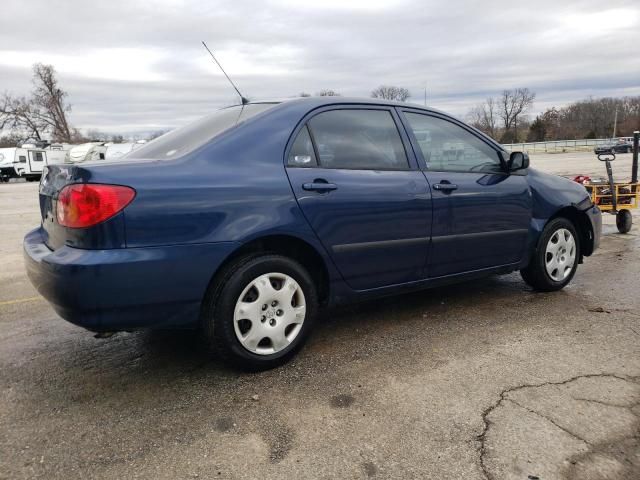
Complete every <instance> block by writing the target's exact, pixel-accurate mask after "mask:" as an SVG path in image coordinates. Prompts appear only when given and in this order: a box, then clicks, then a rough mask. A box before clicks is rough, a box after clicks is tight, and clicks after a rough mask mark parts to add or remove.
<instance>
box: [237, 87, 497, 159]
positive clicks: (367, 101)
mask: <svg viewBox="0 0 640 480" xmlns="http://www.w3.org/2000/svg"><path fill="white" fill-rule="evenodd" d="M265 103H271V104H278V106H277V108H278V109H289V110H290V111H292V112H293V111H295V112H296V113H297V114H303V115H304V114H305V113H308V112H309V111H311V110H314V109H316V108H321V107H325V106H331V105H373V106H383V107H402V108H410V109H414V110H421V111H424V112H428V113H436V114H438V115H442V116H443V117H445V118H449V119H452V120H455V121H458V122H460V123H462V124H464V125H465V126H466V127H467V128H470V129H472V130H474V131H475V132H476V134H477V135H479V136H481V137H483V138H485V139H486V140H488V141H489V142H490V143H492V144H493V145H494V146H496V147H497V148H499V149H501V150H504V147H503V146H502V145H501V144H500V143H498V142H497V141H496V140H494V139H493V138H491V137H489V136H488V135H486V134H485V133H483V132H481V131H479V130H478V129H476V128H474V127H472V126H470V125H469V124H467V123H466V122H464V121H463V120H461V119H459V118H456V117H455V116H453V115H451V114H448V113H446V112H443V111H441V110H438V109H436V108H431V107H425V106H423V105H419V104H417V103H408V102H398V101H394V100H384V99H379V98H366V97H340V96H327V97H292V98H281V99H273V100H269V99H265V100H254V101H251V102H249V105H251V104H265Z"/></svg>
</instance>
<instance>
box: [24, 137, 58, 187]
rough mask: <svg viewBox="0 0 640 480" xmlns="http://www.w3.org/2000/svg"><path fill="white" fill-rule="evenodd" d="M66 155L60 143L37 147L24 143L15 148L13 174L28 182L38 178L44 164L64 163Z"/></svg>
mask: <svg viewBox="0 0 640 480" xmlns="http://www.w3.org/2000/svg"><path fill="white" fill-rule="evenodd" d="M66 157H67V151H66V150H64V148H63V147H62V146H61V145H59V146H58V145H54V146H50V147H46V148H38V147H36V146H35V145H32V144H24V145H23V146H22V147H20V148H15V153H14V159H13V168H14V171H15V175H14V176H15V177H18V178H24V179H26V180H27V181H30V182H31V181H36V180H40V177H41V176H42V169H43V168H44V167H45V166H46V165H51V164H55V163H64V162H65V159H66Z"/></svg>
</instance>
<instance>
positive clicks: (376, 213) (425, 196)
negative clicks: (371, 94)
mask: <svg viewBox="0 0 640 480" xmlns="http://www.w3.org/2000/svg"><path fill="white" fill-rule="evenodd" d="M398 125H399V118H398V116H397V113H396V112H395V111H394V110H393V109H389V108H377V107H366V108H362V107H346V106H345V107H339V108H336V107H331V108H325V109H322V110H320V111H318V112H316V113H315V114H314V115H313V116H312V117H311V118H308V119H307V121H306V122H305V123H304V124H303V125H302V126H300V127H298V129H297V131H296V132H295V133H294V137H293V138H295V140H294V141H293V142H292V144H291V146H290V147H289V149H288V150H287V174H288V176H289V180H290V182H291V186H292V188H293V191H294V193H295V195H296V198H297V200H298V203H299V205H300V207H301V209H302V211H303V213H304V215H305V217H306V218H307V220H308V221H309V223H310V224H311V226H312V228H313V229H314V231H315V233H316V234H317V235H318V237H319V239H320V241H321V242H322V244H323V245H324V247H325V249H326V250H327V252H328V253H329V255H330V256H331V258H332V259H333V261H334V262H335V264H336V266H337V268H338V269H339V271H340V272H341V274H342V276H343V278H344V279H345V281H346V282H347V283H348V285H349V286H351V287H352V288H354V289H356V290H366V289H371V288H376V287H382V286H386V285H392V284H399V283H404V282H409V281H413V280H417V279H419V278H420V277H421V275H422V269H423V265H424V262H425V260H426V255H427V249H428V244H429V238H430V228H431V199H430V193H429V188H428V185H427V182H426V179H425V177H424V175H423V174H422V173H421V172H420V170H419V169H417V164H416V162H415V158H414V157H413V155H412V154H411V153H407V149H405V145H406V144H408V143H406V142H408V138H407V137H406V133H404V131H402V133H401V129H399V128H398ZM403 140H404V141H403ZM408 150H409V152H411V148H409V149H408Z"/></svg>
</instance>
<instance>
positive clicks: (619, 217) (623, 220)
mask: <svg viewBox="0 0 640 480" xmlns="http://www.w3.org/2000/svg"><path fill="white" fill-rule="evenodd" d="M632 224H633V217H632V216H631V212H630V211H629V210H626V209H624V210H620V211H619V212H618V213H617V214H616V227H618V231H619V232H620V233H629V230H631V225H632Z"/></svg>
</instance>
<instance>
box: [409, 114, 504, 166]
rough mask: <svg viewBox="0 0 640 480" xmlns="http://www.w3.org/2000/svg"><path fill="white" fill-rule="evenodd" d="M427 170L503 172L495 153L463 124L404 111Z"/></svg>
mask: <svg viewBox="0 0 640 480" xmlns="http://www.w3.org/2000/svg"><path fill="white" fill-rule="evenodd" d="M404 114H405V116H406V118H407V120H408V122H409V125H410V127H411V129H412V130H413V135H414V137H415V138H416V141H417V142H418V146H419V147H420V150H421V151H422V156H423V157H424V160H425V162H426V164H427V169H428V170H434V171H449V172H480V173H483V172H484V173H499V172H503V170H502V168H501V164H500V159H499V157H498V153H497V152H496V151H495V150H494V149H493V148H491V147H490V146H489V145H487V144H486V143H485V142H483V141H482V140H480V139H479V138H478V137H476V136H475V135H473V134H472V133H470V132H468V131H467V130H465V129H464V128H462V127H460V126H458V125H456V124H455V123H452V122H449V121H447V120H444V119H441V118H437V117H432V116H429V115H423V114H419V113H408V112H405V113H404Z"/></svg>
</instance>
